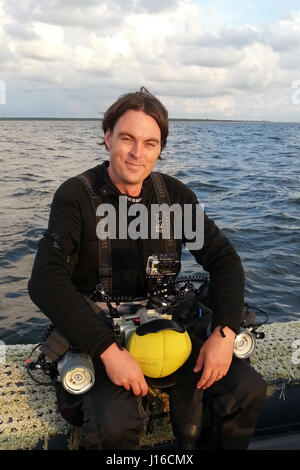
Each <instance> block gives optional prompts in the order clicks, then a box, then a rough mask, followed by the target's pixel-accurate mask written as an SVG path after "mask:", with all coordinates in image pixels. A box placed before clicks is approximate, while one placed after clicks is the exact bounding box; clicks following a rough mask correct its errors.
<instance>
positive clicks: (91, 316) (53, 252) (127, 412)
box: [29, 162, 265, 449]
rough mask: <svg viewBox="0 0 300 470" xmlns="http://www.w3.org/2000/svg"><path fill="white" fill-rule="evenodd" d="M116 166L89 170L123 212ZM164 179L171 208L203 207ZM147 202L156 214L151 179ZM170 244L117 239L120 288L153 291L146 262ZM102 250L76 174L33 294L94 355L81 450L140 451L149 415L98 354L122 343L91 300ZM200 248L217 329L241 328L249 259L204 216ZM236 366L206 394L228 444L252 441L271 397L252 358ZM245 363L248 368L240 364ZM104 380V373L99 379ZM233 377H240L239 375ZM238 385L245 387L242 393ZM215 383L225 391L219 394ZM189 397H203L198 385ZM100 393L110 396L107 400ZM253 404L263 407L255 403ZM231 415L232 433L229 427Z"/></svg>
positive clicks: (55, 213) (40, 260) (53, 219)
mask: <svg viewBox="0 0 300 470" xmlns="http://www.w3.org/2000/svg"><path fill="white" fill-rule="evenodd" d="M108 165H109V162H104V163H102V164H101V165H98V166H97V167H95V168H92V169H90V170H88V173H90V174H93V175H94V177H95V178H96V186H97V190H98V191H99V194H100V196H101V200H102V202H103V203H109V204H112V205H114V206H115V208H116V210H118V204H119V196H121V193H120V192H119V191H118V189H117V188H116V187H115V186H114V185H113V183H112V182H111V180H110V178H109V176H108V173H107V167H108ZM163 178H164V182H165V185H166V187H167V190H168V193H169V198H170V203H171V204H174V203H179V204H181V205H182V208H183V207H184V204H192V205H194V206H195V204H197V198H196V196H195V194H194V193H193V192H192V191H191V190H190V189H189V188H187V187H186V186H185V185H184V184H183V183H181V182H179V181H178V180H177V179H175V178H173V177H170V176H167V175H163ZM138 202H139V203H140V204H144V205H145V206H146V207H147V208H149V210H150V207H151V204H157V203H158V201H157V198H156V194H155V191H154V188H153V184H152V180H151V178H150V177H148V178H146V179H145V180H144V182H143V187H142V191H141V194H140V196H139V198H138ZM134 203H135V200H133V201H132V200H130V198H129V200H128V205H130V204H134ZM194 224H195V221H194ZM185 241H186V240H185V239H184V235H183V238H182V240H176V248H177V255H178V257H179V258H180V254H181V249H182V243H185ZM163 249H164V244H163V241H162V240H153V239H150V238H149V239H138V240H132V239H130V238H127V239H122V240H118V239H116V240H111V257H112V293H113V294H114V295H122V294H124V295H127V296H128V295H130V296H132V297H143V296H145V294H146V290H147V283H146V278H145V267H146V262H147V258H148V256H149V255H152V254H155V253H160V252H163ZM97 251H98V239H97V235H96V217H95V210H94V208H93V206H92V204H91V201H90V199H89V197H88V194H87V191H86V188H85V187H84V186H83V184H82V182H81V181H80V180H79V179H78V178H76V177H73V178H70V179H69V180H67V181H66V182H65V183H63V184H62V185H61V186H60V187H59V188H58V190H57V191H56V193H55V195H54V199H53V202H52V206H51V214H50V219H49V225H48V229H47V230H46V231H45V233H44V237H43V238H42V239H41V241H40V242H39V247H38V252H37V255H36V258H35V262H34V266H33V270H32V275H31V279H30V281H29V294H30V297H31V299H32V301H33V302H34V303H35V304H36V305H37V306H38V307H39V308H40V309H41V311H42V312H43V313H44V314H45V315H46V316H47V317H48V318H49V319H50V320H51V322H52V323H53V324H54V325H55V326H56V327H57V328H58V330H59V331H60V332H61V333H62V334H63V335H64V336H65V337H66V338H68V340H69V341H70V342H71V343H72V344H75V345H77V346H79V347H80V348H81V349H82V350H83V351H85V352H87V353H89V354H90V355H91V356H92V358H93V359H94V362H95V367H96V385H95V386H94V387H93V388H92V389H91V390H90V391H89V392H87V393H86V394H84V395H83V396H82V401H83V410H84V415H85V416H84V424H83V426H82V436H81V445H82V447H85V448H99V449H109V448H111V449H113V448H114V449H131V448H137V447H138V438H139V435H140V433H141V432H142V429H143V425H144V421H145V415H144V413H143V410H142V407H141V403H140V400H139V399H137V398H136V397H134V396H133V395H132V393H131V392H127V391H126V390H124V389H123V388H122V387H117V386H115V385H114V384H112V383H111V381H110V380H109V379H108V377H107V376H106V378H105V380H104V376H105V375H106V374H105V369H104V366H103V364H102V361H101V360H100V359H99V356H100V354H101V353H102V352H103V351H104V350H105V349H106V348H107V347H109V346H110V345H111V344H112V343H113V342H114V341H115V336H114V333H113V332H112V330H111V329H110V328H109V327H108V326H107V325H106V324H105V323H104V322H103V321H102V320H101V318H99V317H98V316H97V315H95V313H94V311H93V309H92V308H91V306H90V305H89V303H88V301H87V299H86V297H85V296H90V295H91V294H92V293H93V292H94V290H95V286H96V284H97V283H98V282H99V277H98V257H97ZM191 253H192V254H193V256H194V257H195V260H196V261H197V263H199V264H200V265H202V266H203V268H204V270H205V271H207V272H209V274H210V290H211V299H212V305H211V307H212V310H213V312H214V313H213V320H212V329H213V328H214V327H215V326H217V325H227V326H229V327H230V328H231V329H232V330H234V331H235V332H236V333H238V331H239V326H240V323H241V312H242V307H243V302H244V274H243V269H242V266H241V262H240V258H239V256H238V255H237V254H236V252H235V250H234V249H233V247H232V245H231V244H230V242H229V241H228V240H227V238H226V237H224V236H223V235H222V234H221V232H220V231H219V229H218V228H217V227H216V225H215V224H214V222H213V221H212V220H211V219H209V218H208V217H207V216H206V214H205V216H204V245H203V247H202V248H201V249H200V250H195V251H191ZM82 294H84V295H82ZM196 342H197V339H196ZM201 344H202V343H201V340H200V343H199V344H198V345H197V348H198V350H197V351H196V350H195V349H194V350H193V354H192V355H191V357H190V360H189V361H188V362H187V363H186V364H185V366H184V367H183V368H182V371H183V372H182V374H183V375H182V376H183V377H185V379H184V380H183V384H184V382H185V381H186V380H187V378H186V374H190V375H191V376H192V377H191V378H190V379H189V383H190V384H195V383H196V382H197V380H199V374H198V375H197V374H194V373H193V372H192V369H193V365H194V364H191V361H193V360H194V361H195V360H196V359H195V358H196V357H197V355H198V353H199V347H200V346H201ZM236 363H237V361H236V360H235V358H234V360H233V363H232V366H231V369H236V368H237V369H239V370H240V369H241V370H240V371H239V373H238V376H237V375H236V373H234V371H231V372H230V371H229V372H228V374H227V376H226V377H224V378H223V379H222V380H221V381H219V382H216V383H215V384H214V385H212V386H211V387H210V388H209V389H207V390H206V391H205V396H206V402H207V403H209V404H210V402H211V404H210V405H209V406H210V407H211V408H212V409H213V411H214V413H215V414H216V416H218V419H219V420H220V423H219V424H218V427H219V428H220V429H221V428H222V429H223V431H222V432H218V436H219V437H218V440H219V441H220V439H221V440H222V442H223V444H222V443H221V441H220V442H219V444H218V445H219V446H220V447H222V446H223V448H244V447H246V446H247V443H248V440H249V438H250V436H251V433H252V431H253V427H254V425H255V422H256V419H257V415H258V412H259V409H260V406H261V403H262V400H263V397H264V393H265V383H264V381H263V380H262V379H261V377H260V376H259V375H258V374H256V373H255V371H254V370H253V369H252V368H250V367H249V366H248V364H244V361H238V364H239V365H238V366H237V367H235V366H234V364H236ZM240 363H242V364H243V365H242V366H241V365H240ZM188 365H189V366H188ZM231 369H230V370H231ZM242 371H244V373H245V374H246V375H245V377H247V380H246V382H247V383H248V386H246V385H245V377H244V378H243V377H242V376H243V372H242ZM97 376H99V377H100V376H101V379H100V380H98V381H97ZM233 376H234V379H232V377H233ZM230 377H231V382H230V386H229V388H230V394H229V395H230V397H229V395H228V393H229V392H228V389H227V390H225V389H224V390H219V389H220V385H221V384H222V383H223V384H225V382H226V380H227V381H229V379H230ZM100 382H101V384H100V385H101V387H102V391H100V389H98V387H97V383H98V384H99V383H100ZM179 383H180V378H179V379H178V384H179ZM241 385H243V386H241ZM245 386H246V388H247V393H246V390H245ZM101 387H100V388H101ZM173 388H174V392H171V397H170V403H171V406H172V403H173V401H174V400H176V401H178V400H183V402H182V403H183V409H182V412H180V406H179V405H178V403H177V405H176V408H177V409H178V410H179V411H178V413H175V414H174V412H172V410H171V415H172V414H173V421H174V423H177V424H174V432H175V434H178V435H180V430H178V427H180V421H181V419H182V417H183V416H184V415H185V410H184V402H185V403H186V399H188V397H184V396H181V395H182V393H183V394H184V388H185V387H182V388H181V389H179V388H178V387H177V388H176V386H175V387H173ZM225 388H226V387H225ZM239 388H241V389H243V390H242V391H241V392H238V390H239ZM188 389H189V387H188ZM215 389H216V390H219V392H215V393H213V392H214V390H215ZM233 390H234V393H233ZM250 391H251V394H250ZM187 393H188V392H187ZM190 393H191V394H193V393H194V388H193V387H192V388H191V390H190ZM99 394H101V397H102V398H101V400H100V399H99ZM227 395H228V396H227ZM129 397H130V398H129ZM172 397H173V398H172ZM226 397H227V398H226ZM233 398H234V399H233ZM121 401H123V404H121ZM246 402H247V406H246ZM254 403H255V406H252V404H254ZM244 408H245V409H244ZM250 408H251V410H250ZM120 409H122V413H121V415H122V416H124V419H123V420H122V419H120V413H119V411H118V410H120ZM237 410H243V412H242V411H241V412H240V413H238V412H237ZM231 414H232V415H233V416H234V418H233V420H232V425H231V424H230V423H231V421H230V419H228V417H229V416H230V415H231ZM130 416H131V417H132V419H131V420H130ZM223 418H226V420H224V419H223ZM222 419H223V421H222ZM247 419H248V421H247ZM225 421H226V426H227V428H228V430H227V431H226V430H225V428H224V423H225ZM91 422H92V423H93V424H91ZM117 423H118V426H117ZM235 426H239V427H241V428H243V432H242V434H243V438H242V439H241V442H240V443H239V439H238V438H237V439H235V438H231V437H230V436H233V435H234V434H236V429H234V427H235ZM231 428H232V429H231ZM129 430H130V431H129ZM245 430H246V431H245ZM220 436H221V437H220ZM227 441H228V442H227ZM216 445H217V444H216Z"/></svg>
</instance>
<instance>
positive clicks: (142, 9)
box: [0, 0, 300, 119]
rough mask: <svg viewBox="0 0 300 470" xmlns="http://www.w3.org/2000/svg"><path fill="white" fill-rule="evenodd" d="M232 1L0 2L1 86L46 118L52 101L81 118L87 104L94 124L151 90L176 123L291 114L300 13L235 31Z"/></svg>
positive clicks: (63, 109) (240, 25)
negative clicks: (122, 99) (31, 99)
mask: <svg viewBox="0 0 300 470" xmlns="http://www.w3.org/2000/svg"><path fill="white" fill-rule="evenodd" d="M226 3H228V2H226V1H225V0H224V1H223V2H222V3H221V4H219V5H220V8H219V9H217V8H216V3H214V2H209V3H207V2H198V3H196V0H160V1H158V0H157V1H156V0H155V1H153V2H148V1H146V0H128V1H127V2H124V1H123V0H116V1H114V2H111V1H110V2H109V1H108V0H86V1H85V2H84V3H83V2H82V1H81V0H65V1H64V2H61V1H59V0H48V1H47V2H43V1H41V0H23V1H22V2H19V0H0V15H1V12H2V18H3V22H2V26H1V25H0V41H1V44H2V45H3V46H2V48H1V53H0V79H2V80H5V81H6V84H7V89H8V93H9V92H14V93H15V95H14V96H17V94H18V96H21V95H20V93H22V90H23V91H24V92H26V93H32V95H34V94H36V93H39V95H38V96H39V99H37V100H36V101H35V102H36V103H37V104H36V106H40V107H41V108H43V109H44V110H45V111H44V112H45V113H46V110H47V112H49V109H52V112H53V107H49V106H48V104H47V100H49V99H51V98H49V97H50V96H54V95H53V93H55V96H56V97H57V99H56V100H54V101H55V104H56V106H57V110H59V109H60V110H61V111H57V112H61V113H62V115H70V116H72V115H73V114H74V113H75V112H78V110H79V109H80V104H79V103H80V96H82V100H83V106H82V109H84V110H85V112H87V114H88V115H90V116H95V115H97V113H98V111H99V109H100V110H103V109H105V107H106V106H107V105H109V104H110V103H109V101H110V100H113V99H114V98H115V97H116V96H119V95H121V94H122V93H124V92H126V91H130V90H132V91H133V90H136V89H138V88H139V87H140V86H142V85H145V86H146V87H147V88H149V89H150V90H151V91H152V92H154V93H156V94H158V95H159V96H160V97H161V99H162V100H163V101H166V103H167V104H168V106H170V109H169V112H170V115H171V116H172V115H173V116H176V117H180V115H182V117H189V116H191V117H196V116H197V115H198V116H199V117H205V115H204V114H205V113H207V114H209V115H210V117H212V116H215V117H217V116H221V115H226V116H227V117H231V118H234V117H236V116H241V114H243V115H245V116H246V115H247V113H248V114H249V116H248V118H250V117H251V116H255V117H256V118H257V117H258V116H259V115H260V116H261V119H264V118H265V117H266V116H268V118H269V117H270V116H271V115H272V113H273V115H274V116H275V115H276V116H278V110H279V109H280V113H281V114H282V112H283V109H285V110H286V111H285V112H284V115H286V116H288V115H289V112H290V113H291V116H292V115H293V116H294V112H295V108H293V107H291V103H290V101H289V93H290V87H291V83H292V82H293V81H294V80H296V79H299V78H300V77H299V65H298V64H299V59H298V51H299V46H300V11H298V12H297V11H295V12H292V13H290V14H289V15H286V16H285V18H282V19H280V20H279V21H277V22H274V23H272V24H267V23H265V22H256V23H252V24H251V23H247V24H246V23H241V24H236V23H234V24H230V22H229V21H228V16H229V15H230V12H228V11H226V13H225V10H222V9H221V6H223V8H224V5H226ZM237 8H243V6H242V4H241V5H240V6H239V7H237ZM11 96H13V95H11ZM72 99H74V102H76V106H75V105H74V106H71V103H72ZM54 101H53V103H54ZM38 103H39V104H38ZM17 105H18V103H16V105H15V108H14V109H17ZM20 106H21V103H20ZM242 107H243V109H242ZM3 109H4V108H3ZM3 109H2V110H1V111H3ZM5 109H6V110H8V112H9V109H10V108H9V106H8V105H6V108H5ZM27 109H28V107H27ZM32 112H33V113H35V112H36V113H38V114H40V113H41V111H40V110H38V108H34V107H33V108H32Z"/></svg>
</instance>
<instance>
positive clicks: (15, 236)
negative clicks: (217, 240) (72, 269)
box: [0, 120, 300, 344]
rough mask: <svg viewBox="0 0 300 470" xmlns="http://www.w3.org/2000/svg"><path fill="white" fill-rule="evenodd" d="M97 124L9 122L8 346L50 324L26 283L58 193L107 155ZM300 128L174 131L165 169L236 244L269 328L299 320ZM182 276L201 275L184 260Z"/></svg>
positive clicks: (4, 323) (0, 268)
mask: <svg viewBox="0 0 300 470" xmlns="http://www.w3.org/2000/svg"><path fill="white" fill-rule="evenodd" d="M99 140H100V124H99V123H98V122H96V121H4V120H3V121H0V164H1V174H0V182H1V184H0V197H1V199H0V200H1V203H0V222H1V225H0V227H1V232H0V340H3V341H5V342H6V343H11V344H12V343H28V342H36V341H38V340H39V337H40V335H41V332H42V331H43V330H44V327H45V325H46V324H48V320H47V319H46V318H45V317H44V316H43V315H42V314H41V312H40V311H39V310H38V309H37V308H36V307H35V306H34V305H33V304H32V303H31V301H30V299H29V297H28V294H27V282H28V278H29V276H30V272H31V267H32V263H33V259H34V256H35V252H36V249H37V243H38V240H39V239H40V238H41V236H42V233H43V231H44V230H45V228H46V226H47V221H48V215H49V208H50V204H51V200H52V197H53V193H54V191H55V190H56V188H57V187H58V186H59V185H60V183H62V182H63V181H64V180H65V179H67V178H68V177H69V176H73V175H75V174H78V173H79V172H81V171H84V170H85V169H87V168H90V167H92V166H95V165H96V164H98V163H99V162H101V161H102V160H103V159H107V157H108V156H107V153H106V151H105V150H104V148H103V147H102V146H99V145H98V142H99ZM299 155H300V124H280V123H226V122H225V123H222V122H216V123H212V122H184V121H176V122H171V123H170V136H169V140H168V144H167V147H166V149H165V151H164V153H163V156H164V160H163V161H161V162H158V164H157V167H156V168H157V169H158V170H160V171H162V172H165V173H168V174H170V175H172V176H175V177H177V178H179V179H180V180H182V181H183V182H184V183H186V184H188V185H189V186H190V188H191V189H192V190H193V191H195V193H196V194H197V196H198V199H199V200H200V202H202V203H203V204H204V206H205V210H206V212H207V214H208V215H209V216H210V217H211V218H213V219H214V220H215V222H216V223H217V225H218V226H219V228H220V229H221V230H222V231H223V233H224V234H225V235H226V236H227V237H228V238H229V239H230V241H231V242H232V243H233V245H234V247H235V248H236V250H237V252H238V253H239V255H240V257H241V259H242V262H243V266H244V270H245V274H246V300H247V301H248V302H251V303H253V304H255V305H257V306H258V307H260V308H263V309H265V310H267V311H268V313H269V321H289V320H298V319H299V318H300V282H299V280H300V257H299V255H300V237H299V234H300V184H299V181H300V178H299V177H300V159H299ZM183 260H184V261H183V271H184V272H186V273H192V272H197V265H196V264H195V263H194V262H193V258H192V257H191V255H190V254H189V253H188V252H184V256H183Z"/></svg>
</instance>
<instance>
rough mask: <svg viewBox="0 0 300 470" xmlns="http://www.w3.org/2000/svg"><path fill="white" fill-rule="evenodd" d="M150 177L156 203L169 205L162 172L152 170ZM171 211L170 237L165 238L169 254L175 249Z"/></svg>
mask: <svg viewBox="0 0 300 470" xmlns="http://www.w3.org/2000/svg"><path fill="white" fill-rule="evenodd" d="M151 179H152V182H153V186H154V189H155V193H156V196H157V200H158V204H159V205H161V204H164V203H166V204H168V206H169V207H170V206H171V203H170V198H169V193H168V190H167V187H166V184H165V182H164V179H163V177H162V174H161V173H159V172H158V171H153V172H152V173H151ZM173 215H174V214H173V213H171V214H170V219H171V220H170V222H171V227H170V238H168V239H165V247H166V253H168V254H169V255H171V254H172V255H175V254H176V252H177V250H176V241H175V239H174V217H173Z"/></svg>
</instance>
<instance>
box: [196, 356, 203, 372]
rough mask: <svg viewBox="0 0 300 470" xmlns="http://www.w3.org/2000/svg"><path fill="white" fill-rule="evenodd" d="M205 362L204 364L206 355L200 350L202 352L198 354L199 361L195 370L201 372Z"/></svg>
mask: <svg viewBox="0 0 300 470" xmlns="http://www.w3.org/2000/svg"><path fill="white" fill-rule="evenodd" d="M203 364H204V356H203V355H202V354H201V351H200V354H199V356H198V359H197V362H196V364H195V367H194V372H200V370H201V369H202V368H203Z"/></svg>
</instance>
